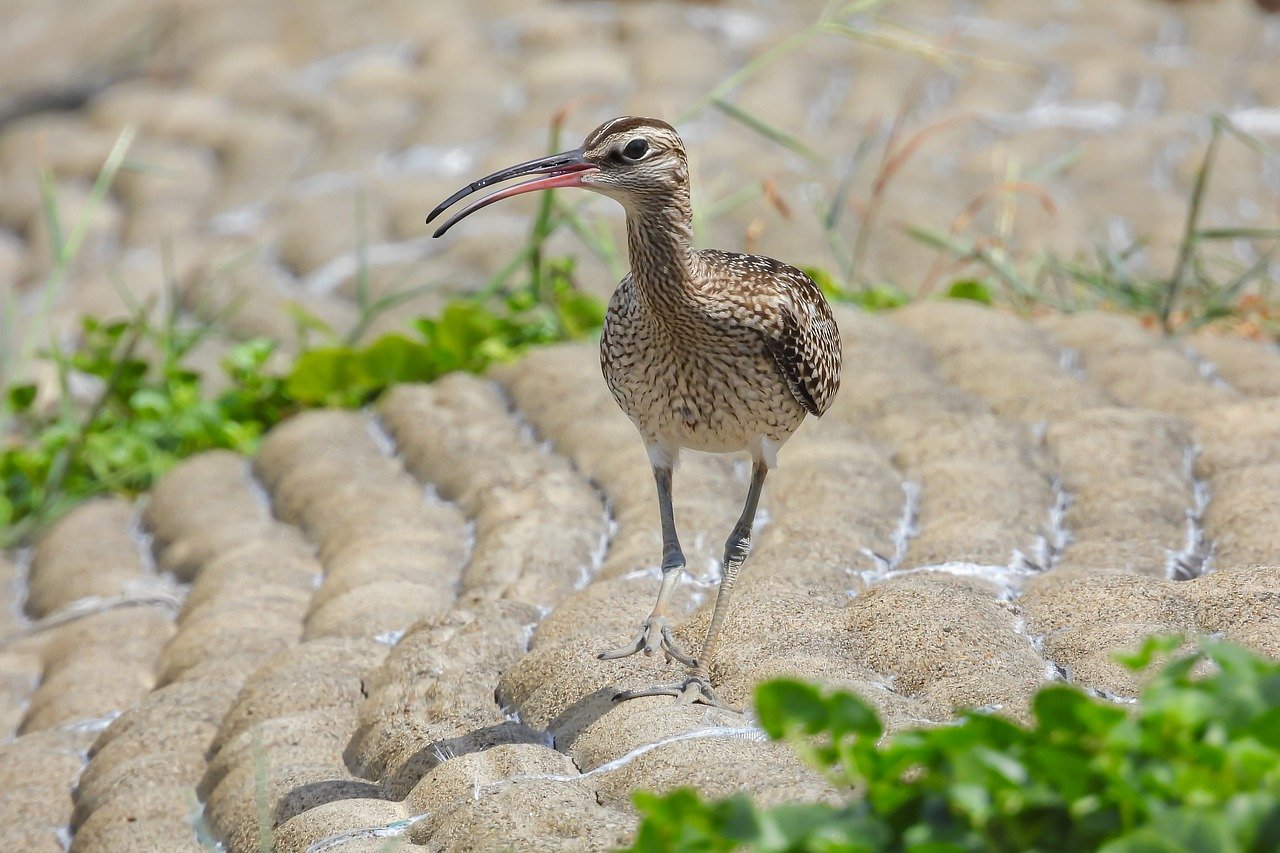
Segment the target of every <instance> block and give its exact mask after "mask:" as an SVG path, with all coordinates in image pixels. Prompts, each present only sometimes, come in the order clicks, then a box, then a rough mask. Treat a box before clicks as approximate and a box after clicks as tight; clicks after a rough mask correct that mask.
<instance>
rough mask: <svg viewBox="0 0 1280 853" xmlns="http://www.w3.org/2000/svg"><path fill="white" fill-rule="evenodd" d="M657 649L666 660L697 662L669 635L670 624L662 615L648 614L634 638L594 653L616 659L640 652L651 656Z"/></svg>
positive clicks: (599, 658)
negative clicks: (623, 644)
mask: <svg viewBox="0 0 1280 853" xmlns="http://www.w3.org/2000/svg"><path fill="white" fill-rule="evenodd" d="M659 651H661V652H662V653H663V654H664V655H666V656H667V661H668V662H670V661H673V660H677V661H679V662H680V663H682V664H684V665H685V666H694V665H696V663H697V662H696V661H695V660H694V659H693V658H692V657H690V656H689V655H687V654H685V652H684V650H683V649H681V648H680V646H679V645H677V644H676V641H675V639H674V638H673V637H672V636H671V626H670V625H668V624H667V620H666V619H665V618H663V617H662V616H650V617H649V618H648V619H646V620H644V625H643V626H641V628H640V633H639V634H637V635H636V638H635V639H634V640H632V641H631V642H629V643H627V644H626V645H625V646H622V647H620V648H617V649H613V650H612V651H607V652H601V653H600V654H598V655H596V659H597V660H617V659H618V658H625V657H630V656H631V655H636V654H640V653H641V652H643V653H644V654H645V655H646V656H647V657H652V656H653V655H655V654H657V653H658V652H659Z"/></svg>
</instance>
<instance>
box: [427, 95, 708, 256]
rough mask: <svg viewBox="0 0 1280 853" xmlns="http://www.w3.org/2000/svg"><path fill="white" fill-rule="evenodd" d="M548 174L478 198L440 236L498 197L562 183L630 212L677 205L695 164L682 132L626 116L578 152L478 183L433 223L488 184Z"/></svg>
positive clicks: (544, 159)
mask: <svg viewBox="0 0 1280 853" xmlns="http://www.w3.org/2000/svg"><path fill="white" fill-rule="evenodd" d="M529 175H542V176H543V177H537V178H533V179H532V180H528V181H524V182H522V183H519V184H515V185H513V186H509V187H507V188H506V189H502V190H499V191H497V192H495V193H493V194H491V195H487V196H485V197H484V198H482V199H480V200H478V201H474V202H472V203H471V204H469V205H467V206H466V207H464V208H462V209H461V210H459V211H458V212H457V213H455V214H454V215H453V216H451V217H449V218H448V219H447V220H445V222H444V223H443V224H442V225H441V226H440V227H439V228H438V229H436V232H435V235H434V236H436V237H439V236H440V235H441V234H443V233H444V232H446V231H448V230H449V229H450V228H452V227H453V225H454V224H455V223H456V222H458V221H459V220H461V219H463V218H465V217H467V216H469V215H470V214H472V213H474V212H475V211H477V210H479V209H480V208H482V207H487V206H488V205H490V204H493V203H494V202H495V201H501V200H502V199H504V198H510V197H511V196H514V195H520V194H521V193H528V192H534V191H536V190H549V189H555V188H556V187H582V188H583V189H588V190H593V191H594V192H598V193H600V194H601V195H606V196H609V197H610V198H612V199H614V200H615V201H618V202H619V203H621V204H622V206H623V207H625V208H626V209H627V210H628V211H633V210H643V209H644V208H646V207H649V206H652V205H663V204H668V203H671V202H672V201H673V200H676V199H678V198H679V196H680V194H681V193H683V192H686V191H687V187H688V182H689V166H688V162H687V161H686V159H685V153H684V144H683V143H682V142H681V141H680V136H679V135H678V134H677V133H676V130H675V128H674V127H672V126H671V125H669V124H667V123H666V122H665V121H662V120H660V119H656V118H636V117H634V116H622V117H620V118H615V119H611V120H609V121H607V122H605V123H604V124H602V125H600V126H599V127H597V128H596V129H595V130H593V131H591V133H590V134H589V135H588V136H587V138H586V140H584V141H583V143H582V145H581V146H579V147H578V148H575V149H573V150H572V151H565V152H562V153H560V154H552V155H551V156H550V157H540V158H538V159H537V160H530V161H528V162H525V163H520V164H517V165H515V166H511V167H509V168H506V169H500V170H499V171H497V172H494V173H493V174H492V175H486V176H485V177H483V178H481V179H480V180H478V181H474V182H472V183H470V184H468V185H467V186H465V187H463V188H462V189H460V190H458V191H457V192H456V193H454V194H453V195H451V196H449V197H448V198H447V199H445V200H444V201H443V202H442V203H441V204H440V206H439V207H437V208H436V209H435V210H433V211H431V215H430V216H428V217H427V222H431V221H432V220H434V219H435V218H436V217H437V216H439V215H440V214H441V213H443V212H444V211H445V210H446V209H448V208H449V207H452V206H453V205H454V204H456V203H457V202H459V201H461V200H462V199H463V198H466V197H467V196H469V195H471V194H472V193H474V192H478V191H480V190H482V189H484V188H485V187H488V186H492V185H493V184H497V183H501V182H502V181H507V180H510V179H512V178H519V177H525V176H529Z"/></svg>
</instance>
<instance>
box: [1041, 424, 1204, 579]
mask: <svg viewBox="0 0 1280 853" xmlns="http://www.w3.org/2000/svg"><path fill="white" fill-rule="evenodd" d="M1045 440H1046V444H1047V446H1048V448H1049V450H1050V451H1051V452H1052V453H1053V455H1054V457H1055V459H1056V460H1057V463H1058V470H1059V471H1060V476H1061V479H1062V488H1063V489H1064V490H1065V492H1066V494H1067V495H1069V496H1070V502H1069V505H1068V506H1067V507H1066V509H1065V513H1064V515H1063V519H1062V525H1063V527H1064V528H1065V530H1066V531H1069V532H1070V541H1069V542H1068V543H1067V544H1066V545H1065V552H1064V553H1063V554H1062V555H1061V556H1060V558H1059V559H1060V563H1059V566H1060V568H1062V569H1064V570H1065V569H1070V568H1074V567H1088V568H1097V569H1121V570H1124V571H1133V572H1139V573H1141V574H1147V575H1151V576H1153V577H1164V576H1165V573H1166V562H1167V560H1166V554H1167V553H1169V552H1172V551H1176V550H1177V549H1178V548H1180V547H1182V545H1183V543H1184V541H1185V539H1186V527H1187V511H1188V509H1190V508H1191V507H1192V506H1193V505H1194V501H1195V497H1194V493H1193V489H1194V486H1193V483H1192V481H1191V471H1190V465H1189V462H1190V459H1191V458H1192V457H1191V454H1192V453H1193V446H1192V439H1191V436H1190V431H1189V429H1188V425H1187V424H1186V423H1185V422H1183V421H1181V420H1179V419H1177V418H1175V417H1172V416H1169V415H1165V414H1162V413H1159V412H1152V411H1149V410H1144V409H1120V408H1098V409H1094V410H1092V411H1089V412H1085V413H1083V414H1081V415H1079V416H1077V417H1072V418H1066V419H1063V420H1060V421H1057V422H1054V423H1051V424H1049V426H1048V428H1047V430H1046V433H1045Z"/></svg>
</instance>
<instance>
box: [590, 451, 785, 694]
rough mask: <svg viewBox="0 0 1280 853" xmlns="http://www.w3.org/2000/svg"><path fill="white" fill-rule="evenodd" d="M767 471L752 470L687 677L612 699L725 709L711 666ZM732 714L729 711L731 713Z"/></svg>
mask: <svg viewBox="0 0 1280 853" xmlns="http://www.w3.org/2000/svg"><path fill="white" fill-rule="evenodd" d="M768 473H769V468H768V466H767V465H765V463H764V462H763V461H759V460H757V461H756V463H755V465H754V467H753V468H752V470H751V488H750V490H748V492H747V502H746V504H744V505H743V507H742V515H740V516H739V517H738V523H737V524H735V525H734V527H733V532H732V533H730V534H729V539H728V541H727V542H725V545H724V574H723V576H722V577H721V579H720V589H719V591H718V592H717V593H716V606H715V609H714V610H712V611H711V627H710V628H708V629H707V638H706V640H705V641H704V642H703V644H702V652H701V653H700V654H699V655H698V657H697V658H695V659H694V660H693V661H690V662H687V664H686V665H687V666H689V675H688V677H687V678H685V680H684V681H683V682H682V683H680V684H673V685H665V686H661V687H651V688H649V689H647V690H632V691H629V692H626V693H620V694H619V695H618V696H616V697H614V698H615V699H619V700H622V699H635V698H637V697H639V696H676V697H679V699H680V701H682V702H695V703H701V704H703V705H715V706H716V707H719V708H728V707H729V706H727V705H725V704H724V703H723V702H721V701H720V697H719V696H717V695H716V692H715V690H713V689H712V687H711V663H712V661H713V660H714V659H715V653H716V646H717V645H718V644H719V642H720V631H721V629H722V628H723V627H724V620H725V616H726V615H728V612H729V599H730V598H731V597H732V596H733V584H734V582H735V581H736V580H737V577H738V570H739V569H741V568H742V564H743V563H745V562H746V561H747V555H749V554H750V553H751V531H752V528H753V527H754V526H755V520H756V507H757V505H758V504H759V502H760V491H761V489H763V488H764V478H765V475H766V474H768ZM730 710H732V709H730Z"/></svg>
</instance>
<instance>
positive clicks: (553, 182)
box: [427, 148, 597, 237]
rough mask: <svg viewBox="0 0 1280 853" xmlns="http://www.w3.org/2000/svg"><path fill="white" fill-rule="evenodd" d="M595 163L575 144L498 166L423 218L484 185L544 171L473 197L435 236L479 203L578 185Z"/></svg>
mask: <svg viewBox="0 0 1280 853" xmlns="http://www.w3.org/2000/svg"><path fill="white" fill-rule="evenodd" d="M596 168H597V167H596V166H595V165H594V164H592V163H588V162H587V161H586V160H585V159H584V158H583V154H582V149H581V148H575V149H574V150H572V151H564V152H561V153H560V154H552V155H551V156H550V157H539V158H538V159H536V160H529V161H527V162H525V163H518V164H516V165H514V166H509V167H507V168H505V169H499V170H498V171H496V172H494V173H493V174H491V175H486V176H485V177H483V178H481V179H480V180H478V181H473V182H472V183H470V184H467V185H466V186H465V187H463V188H462V189H460V190H458V191H457V192H456V193H454V194H453V195H451V196H449V197H448V198H447V199H445V200H444V201H442V202H441V203H440V204H439V205H437V206H436V208H435V210H433V211H431V213H430V214H429V215H428V216H427V222H428V223H430V222H431V221H432V220H434V219H435V218H436V217H437V216H439V215H440V214H441V213H443V212H444V211H445V210H447V209H448V208H450V207H452V206H453V205H455V204H457V203H458V202H459V201H461V200H462V199H464V198H466V197H467V196H469V195H471V194H472V193H474V192H478V191H480V190H482V189H484V188H485V187H488V186H492V185H493V184H498V183H501V182H503V181H508V180H511V179H512V178H519V177H524V176H525V175H546V177H543V178H534V179H533V180H530V181H524V182H522V183H519V184H515V185H514V186H510V187H507V188H506V189H502V190H498V191H497V192H495V193H492V194H490V195H487V196H485V197H484V198H481V199H479V200H478V201H474V202H472V203H471V204H469V205H467V206H466V207H464V208H462V209H461V210H459V211H458V212H457V213H455V214H453V216H450V217H449V218H448V219H447V220H445V221H444V223H443V224H442V225H441V226H440V227H439V228H437V229H436V231H435V233H434V234H432V235H431V236H433V237H439V236H440V235H442V234H444V233H445V232H446V231H448V230H449V229H450V228H452V227H453V226H454V225H456V224H457V223H458V222H460V221H461V220H463V219H465V218H466V217H468V216H470V215H471V214H473V213H475V212H476V211H477V210H480V209H481V208H483V207H488V206H489V205H491V204H493V203H494V202H497V201H502V200H503V199H504V198H511V197H512V196H516V195H521V194H522V193H529V192H537V191H538V190H550V189H556V188H557V187H578V186H582V178H583V176H584V175H586V174H587V173H588V172H592V171H596Z"/></svg>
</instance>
